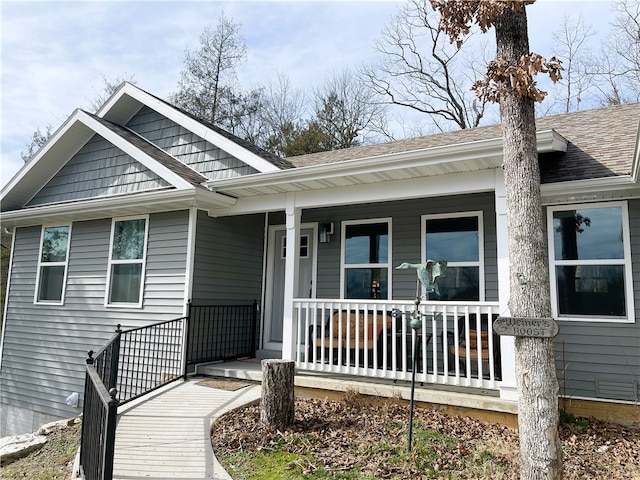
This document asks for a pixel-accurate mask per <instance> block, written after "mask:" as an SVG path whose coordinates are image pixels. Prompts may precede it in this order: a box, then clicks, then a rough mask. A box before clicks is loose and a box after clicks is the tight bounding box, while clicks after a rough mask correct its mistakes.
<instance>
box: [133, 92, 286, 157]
mask: <svg viewBox="0 0 640 480" xmlns="http://www.w3.org/2000/svg"><path fill="white" fill-rule="evenodd" d="M131 85H133V84H131ZM133 86H134V87H135V88H137V89H139V90H141V91H142V92H144V93H146V94H147V95H149V96H151V97H153V98H155V99H156V100H158V101H160V102H162V103H164V104H165V105H167V106H169V107H171V108H173V109H174V110H176V111H178V112H180V113H182V114H183V115H186V116H187V117H189V118H191V119H193V120H195V121H197V122H198V123H200V124H202V125H204V126H205V127H207V128H210V129H211V130H213V131H214V132H216V133H218V134H220V135H222V136H223V137H226V138H227V139H229V140H231V141H232V142H234V143H236V144H238V145H240V146H241V147H242V148H244V149H246V150H248V151H250V152H251V153H253V154H256V155H258V156H259V157H260V158H262V159H263V160H266V161H267V162H269V163H271V164H273V165H275V166H276V167H278V168H280V169H287V168H294V167H295V166H294V165H293V164H292V163H291V162H290V161H289V160H287V159H286V158H282V157H280V156H278V155H275V154H273V153H271V152H269V151H267V150H265V149H264V148H262V147H259V146H257V145H256V144H254V143H252V142H250V141H249V140H245V139H243V138H241V137H239V136H237V135H235V134H233V133H231V132H229V131H227V130H225V129H224V128H222V127H219V126H217V125H214V124H213V123H211V122H209V121H206V120H202V119H201V118H198V117H197V116H196V115H194V114H192V113H191V112H189V111H187V110H185V109H183V108H181V107H178V106H177V105H174V104H173V103H171V102H169V101H167V100H165V99H163V98H160V97H158V96H157V95H154V94H153V93H151V92H148V91H146V90H144V89H143V88H140V87H139V86H137V85H133Z"/></svg>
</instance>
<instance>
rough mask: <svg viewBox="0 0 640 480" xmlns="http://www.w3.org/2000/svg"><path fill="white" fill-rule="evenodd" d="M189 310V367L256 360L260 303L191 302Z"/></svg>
mask: <svg viewBox="0 0 640 480" xmlns="http://www.w3.org/2000/svg"><path fill="white" fill-rule="evenodd" d="M188 307H189V308H188V312H189V316H188V322H187V362H186V364H187V365H186V367H187V368H188V367H189V366H192V365H195V364H197V363H206V362H213V361H217V360H228V359H231V358H243V357H247V358H252V357H255V355H256V331H257V328H258V302H256V301H254V302H253V303H251V304H249V305H246V304H245V305H193V304H192V303H191V302H189V304H188ZM186 374H187V370H186V369H185V375H186Z"/></svg>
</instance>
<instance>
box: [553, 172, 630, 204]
mask: <svg viewBox="0 0 640 480" xmlns="http://www.w3.org/2000/svg"><path fill="white" fill-rule="evenodd" d="M637 186H638V185H637V183H636V179H634V178H633V176H631V175H624V176H617V177H604V178H590V179H587V180H573V181H570V182H558V183H545V184H542V185H541V186H540V193H541V195H542V197H543V204H547V203H549V202H548V201H545V198H544V197H553V196H563V197H575V196H580V197H581V198H583V199H590V198H591V199H594V200H595V199H597V198H598V196H599V195H598V194H599V192H611V191H613V190H627V189H629V190H631V189H634V188H637ZM573 201H575V200H573Z"/></svg>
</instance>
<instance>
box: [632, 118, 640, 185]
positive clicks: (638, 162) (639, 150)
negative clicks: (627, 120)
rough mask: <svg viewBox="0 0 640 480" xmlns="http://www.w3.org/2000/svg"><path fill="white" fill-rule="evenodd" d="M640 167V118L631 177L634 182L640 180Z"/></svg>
mask: <svg viewBox="0 0 640 480" xmlns="http://www.w3.org/2000/svg"><path fill="white" fill-rule="evenodd" d="M639 169H640V120H638V128H637V129H636V148H635V151H634V152H633V164H632V165H631V177H632V178H633V181H634V182H637V181H638V170H639Z"/></svg>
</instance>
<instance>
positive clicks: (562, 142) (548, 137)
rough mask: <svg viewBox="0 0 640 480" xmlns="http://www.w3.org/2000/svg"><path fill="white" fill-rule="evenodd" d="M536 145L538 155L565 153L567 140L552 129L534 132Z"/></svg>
mask: <svg viewBox="0 0 640 480" xmlns="http://www.w3.org/2000/svg"><path fill="white" fill-rule="evenodd" d="M536 143H537V150H538V153H550V152H566V151H567V143H568V142H567V139H566V138H564V137H563V136H562V135H560V134H559V133H558V132H556V131H555V130H553V129H551V130H541V131H539V132H536Z"/></svg>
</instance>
